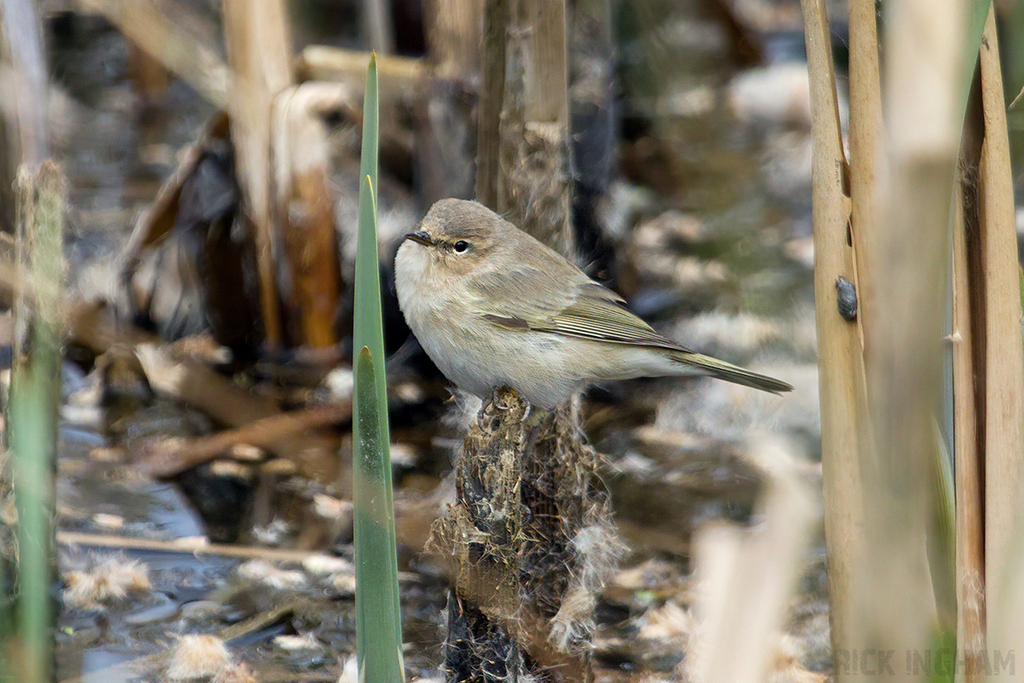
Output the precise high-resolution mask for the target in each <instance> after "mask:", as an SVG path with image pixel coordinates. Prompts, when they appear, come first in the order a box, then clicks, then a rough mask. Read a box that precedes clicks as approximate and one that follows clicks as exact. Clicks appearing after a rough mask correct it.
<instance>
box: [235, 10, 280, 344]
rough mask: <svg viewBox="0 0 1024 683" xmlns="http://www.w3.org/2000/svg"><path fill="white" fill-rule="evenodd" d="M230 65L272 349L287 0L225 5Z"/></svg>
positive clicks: (276, 318)
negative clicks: (277, 141)
mask: <svg viewBox="0 0 1024 683" xmlns="http://www.w3.org/2000/svg"><path fill="white" fill-rule="evenodd" d="M224 32H225V36H226V43H227V51H228V63H229V65H230V66H231V87H230V90H231V95H230V112H231V139H232V141H233V142H234V147H235V156H236V160H237V161H236V168H237V173H238V180H239V185H240V187H241V189H242V194H243V196H244V198H245V207H246V214H247V215H248V217H249V219H250V220H251V221H252V223H253V224H254V226H255V228H256V230H255V240H256V261H257V268H258V271H259V283H260V305H261V308H262V311H263V326H264V329H265V331H266V341H267V345H268V346H269V347H270V348H271V349H277V348H280V347H281V345H282V344H283V343H284V332H283V330H282V328H281V319H280V303H279V301H278V291H277V276H276V267H277V266H276V263H277V254H276V249H275V246H274V245H275V243H276V231H275V228H274V221H275V220H276V219H277V218H278V216H277V215H275V211H274V206H273V200H274V198H273V195H272V193H271V188H270V183H271V180H272V179H273V177H274V174H273V167H272V165H271V154H270V144H271V143H270V139H271V138H270V134H271V104H272V102H273V99H274V97H276V96H277V94H278V93H280V92H281V91H283V90H284V89H285V88H287V87H289V86H290V85H292V82H293V79H292V62H291V39H290V37H289V35H288V23H287V14H286V12H285V9H284V3H283V1H282V0H266V1H265V2H260V3H251V2H248V0H224Z"/></svg>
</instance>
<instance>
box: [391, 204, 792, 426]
mask: <svg viewBox="0 0 1024 683" xmlns="http://www.w3.org/2000/svg"><path fill="white" fill-rule="evenodd" d="M395 285H396V288H397V290H398V303H399V306H400V307H401V309H402V313H403V314H404V315H405V320H406V322H407V323H408V324H409V327H410V328H411V329H412V331H413V333H414V334H415V335H416V338H417V339H418V340H419V342H420V344H421V345H422V346H423V348H424V350H425V351H426V352H427V355H429V356H430V358H431V360H433V361H434V363H435V364H436V365H437V367H438V368H440V369H441V372H443V373H444V374H445V376H446V377H448V379H449V380H451V381H452V382H454V383H455V384H456V385H457V386H458V387H459V388H460V389H462V390H464V391H468V392H469V393H471V394H474V395H476V396H480V397H482V398H485V397H487V396H488V395H489V394H490V392H491V391H492V390H494V389H495V388H497V387H502V386H507V387H510V388H512V389H514V390H515V391H516V392H517V393H518V394H520V395H521V396H523V397H524V398H525V399H526V400H528V401H529V402H530V403H531V404H534V405H537V406H540V407H542V408H548V409H550V408H553V407H555V406H556V405H558V404H559V403H561V402H562V401H565V400H566V399H567V398H569V397H570V396H571V395H572V394H573V393H574V392H575V391H577V390H579V389H582V388H583V387H585V386H587V385H589V384H592V383H594V382H597V381H602V380H611V379H628V378H632V377H659V376H666V375H711V376H712V377H717V378H719V379H724V380H727V381H729V382H736V383H737V384H744V385H746V386H749V387H754V388H755V389H761V390H763V391H770V392H774V393H778V392H781V391H790V390H791V389H792V388H793V387H791V386H790V385H789V384H786V383H785V382H781V381H779V380H777V379H772V378H771V377H766V376H765V375H759V374H757V373H755V372H751V371H749V370H744V369H743V368H741V367H738V366H735V365H732V364H730V363H726V362H725V361H720V360H717V359H715V358H711V357H710V356H705V355H702V354H699V353H695V352H693V351H690V350H689V349H686V348H683V347H682V346H680V345H679V344H677V343H675V342H674V341H672V340H671V339H667V338H665V337H663V336H661V335H659V334H658V333H657V332H655V331H654V330H653V329H652V328H651V326H650V325H648V324H647V323H645V322H644V321H643V320H641V319H640V318H638V317H637V316H636V315H634V314H633V313H631V312H630V311H629V310H628V309H627V308H626V305H625V301H623V299H622V297H620V296H619V295H618V294H616V293H615V292H613V291H611V290H610V289H607V288H606V287H603V286H601V285H600V284H598V283H597V282H594V281H593V280H591V279H590V278H589V277H587V276H586V274H585V273H583V271H581V270H580V269H579V268H577V267H576V266H574V265H573V264H572V263H570V262H569V261H568V260H567V259H566V258H565V257H563V256H562V255H561V254H559V253H558V252H556V251H554V250H552V249H550V248H548V247H547V246H545V245H544V244H542V243H540V242H538V241H537V240H536V239H534V238H533V237H531V236H530V235H528V234H526V233H525V232H523V231H522V230H519V229H518V228H517V227H516V226H514V225H512V224H511V223H509V222H508V221H506V220H504V219H503V218H502V217H501V216H499V215H498V214H496V213H494V212H493V211H491V210H490V209H488V208H486V207H484V206H482V205H481V204H478V203H476V202H470V201H463V200H459V199H442V200H441V201H439V202H437V203H436V204H434V206H432V207H431V209H430V211H429V212H428V213H427V215H426V217H425V218H424V219H423V221H422V223H421V224H420V226H419V230H417V231H416V232H413V233H410V234H408V235H406V236H405V241H404V242H403V243H402V246H401V247H400V248H399V249H398V255H397V257H396V258H395Z"/></svg>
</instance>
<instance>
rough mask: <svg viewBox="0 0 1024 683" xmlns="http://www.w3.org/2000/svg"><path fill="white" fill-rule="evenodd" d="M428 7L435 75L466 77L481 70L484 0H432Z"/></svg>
mask: <svg viewBox="0 0 1024 683" xmlns="http://www.w3.org/2000/svg"><path fill="white" fill-rule="evenodd" d="M426 9H427V18H428V24H427V44H428V45H429V48H430V59H431V61H432V62H433V63H434V73H435V75H437V76H441V77H442V78H466V77H467V76H469V75H471V74H475V73H476V72H477V71H479V69H480V33H481V30H482V27H483V11H484V4H483V0H431V2H428V3H426Z"/></svg>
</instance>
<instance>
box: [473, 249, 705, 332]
mask: <svg viewBox="0 0 1024 683" xmlns="http://www.w3.org/2000/svg"><path fill="white" fill-rule="evenodd" d="M542 265H544V266H550V267H549V268H537V267H534V266H532V265H531V266H526V265H520V266H517V267H515V268H512V269H509V270H505V271H502V272H493V273H486V274H480V275H478V276H477V277H475V278H474V279H473V282H472V285H471V290H472V292H473V293H474V294H476V295H477V296H476V301H475V305H476V308H477V310H479V311H480V314H481V315H482V316H483V317H484V318H486V319H487V320H489V321H490V322H492V323H494V324H496V325H500V326H502V327H506V328H508V329H511V330H518V331H526V330H533V331H535V332H551V333H554V334H561V335H565V336H568V337H580V338H582V339H594V340H597V341H608V342H615V343H619V344H636V345H638V346H657V347H661V348H666V349H671V350H673V351H686V350H687V349H684V348H683V347H682V346H679V345H678V344H676V343H675V342H673V341H671V340H670V339H666V338H665V337H662V336H661V335H659V334H658V333H657V332H655V331H654V330H653V329H651V326H650V325H648V324H647V323H645V322H644V321H643V320H641V319H640V318H639V317H637V316H636V315H634V314H633V313H632V312H630V311H629V309H627V308H626V304H625V301H623V299H622V297H620V296H619V295H618V294H616V293H615V292H613V291H612V290H610V289H608V288H607V287H602V286H601V285H599V284H598V283H596V282H594V281H593V280H591V279H590V278H588V277H587V276H586V275H584V274H583V273H582V272H581V271H580V270H578V269H576V268H575V267H572V266H570V265H569V264H568V263H567V262H564V263H559V262H552V263H544V264H542Z"/></svg>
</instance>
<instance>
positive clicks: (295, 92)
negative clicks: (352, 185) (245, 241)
mask: <svg viewBox="0 0 1024 683" xmlns="http://www.w3.org/2000/svg"><path fill="white" fill-rule="evenodd" d="M354 99H355V98H354V97H353V95H352V93H351V92H350V90H349V88H348V87H346V86H344V85H341V84H338V83H321V82H309V83H302V84H301V85H297V86H295V87H293V88H289V89H287V90H285V91H284V92H282V93H280V94H279V95H278V96H277V97H275V98H274V103H273V119H272V122H273V125H272V127H271V128H272V130H271V134H272V139H273V142H272V145H273V148H272V149H273V168H274V172H275V174H276V176H275V179H274V180H275V183H274V189H275V192H276V198H275V204H276V206H277V207H278V208H279V210H280V213H279V215H280V219H281V229H282V233H283V243H284V247H285V249H284V252H285V254H284V255H285V257H286V258H287V262H288V267H289V274H290V280H291V287H290V288H289V289H290V302H289V304H290V305H289V309H290V312H291V315H292V316H293V317H294V318H296V320H294V321H293V324H292V325H289V328H290V329H293V330H294V333H295V336H296V337H297V338H298V339H299V340H300V341H301V343H302V344H303V345H305V346H309V347H312V348H326V347H330V346H333V345H334V344H336V343H337V341H338V339H337V333H336V332H335V318H336V317H337V310H338V298H339V296H340V293H341V290H342V287H343V284H342V282H341V266H340V265H339V263H338V231H337V227H336V226H335V224H334V199H333V197H332V195H331V190H330V170H331V163H330V159H329V158H328V156H329V151H330V149H329V145H328V140H327V138H328V135H329V130H328V127H327V124H326V123H325V117H326V115H327V114H329V113H332V112H335V113H340V114H343V115H345V118H348V119H350V120H355V119H358V118H359V117H360V116H361V113H360V112H357V111H356V110H355V108H354V107H353V105H352V101H353V100H354Z"/></svg>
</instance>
